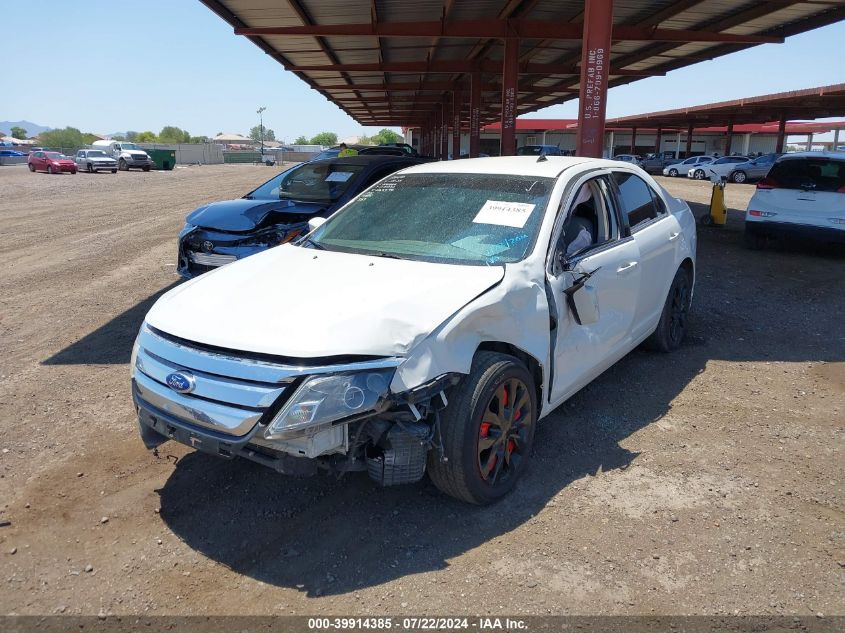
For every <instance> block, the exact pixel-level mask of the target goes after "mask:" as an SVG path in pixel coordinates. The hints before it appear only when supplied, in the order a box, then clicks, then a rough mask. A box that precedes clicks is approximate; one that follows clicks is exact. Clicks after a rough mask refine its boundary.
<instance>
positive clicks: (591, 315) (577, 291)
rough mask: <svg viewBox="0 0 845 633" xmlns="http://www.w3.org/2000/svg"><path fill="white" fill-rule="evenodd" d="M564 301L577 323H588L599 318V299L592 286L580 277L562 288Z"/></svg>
mask: <svg viewBox="0 0 845 633" xmlns="http://www.w3.org/2000/svg"><path fill="white" fill-rule="evenodd" d="M564 293H565V294H566V302H567V303H568V304H569V309H570V310H571V311H572V316H574V317H575V321H576V322H577V323H578V325H590V324H591V323H595V322H596V321H598V320H599V300H598V296H597V295H596V290H595V288H594V287H592V286H589V285H587V279H581V280H580V281H577V282H575V284H574V285H572V286H571V287H569V288H567V289H566V290H564Z"/></svg>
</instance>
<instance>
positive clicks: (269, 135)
mask: <svg viewBox="0 0 845 633" xmlns="http://www.w3.org/2000/svg"><path fill="white" fill-rule="evenodd" d="M249 138H251V139H252V140H253V141H260V140H261V127H260V126H258V125H256V126H255V127H254V128H252V129H251V130H250V131H249ZM264 140H265V141H275V140H276V133H275V132H274V131H273V130H271V129H270V128H268V127H265V128H264Z"/></svg>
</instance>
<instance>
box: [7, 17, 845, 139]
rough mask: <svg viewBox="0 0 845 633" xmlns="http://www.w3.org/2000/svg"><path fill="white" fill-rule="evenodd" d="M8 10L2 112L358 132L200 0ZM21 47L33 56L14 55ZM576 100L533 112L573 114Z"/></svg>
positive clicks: (681, 96)
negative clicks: (261, 116) (261, 118)
mask: <svg viewBox="0 0 845 633" xmlns="http://www.w3.org/2000/svg"><path fill="white" fill-rule="evenodd" d="M2 15H3V23H4V24H5V25H11V26H12V27H13V28H9V29H6V30H5V31H4V36H3V49H4V51H6V52H5V53H4V54H3V59H4V62H5V63H4V64H3V65H2V71H0V81H2V82H3V84H4V85H5V86H13V87H14V88H13V89H7V90H3V94H2V96H0V120H18V119H27V120H30V121H33V122H35V123H38V124H41V125H49V126H51V127H64V126H66V125H71V126H74V127H78V128H80V129H82V130H84V131H91V132H98V133H110V132H116V131H124V130H127V129H129V130H138V131H140V130H147V129H148V130H153V131H156V132H157V131H158V130H160V129H161V128H162V127H163V126H165V125H176V126H179V127H181V128H183V129H187V130H189V131H190V132H191V133H192V134H194V135H200V134H204V135H214V134H216V133H217V132H221V131H225V132H239V133H246V132H248V130H249V128H250V127H252V126H253V125H256V124H257V115H256V114H255V111H256V109H257V108H258V107H259V106H262V105H264V106H267V111H266V112H265V113H264V116H265V119H264V122H265V125H266V126H267V127H269V128H272V129H274V130H275V132H276V136H277V137H278V138H280V139H285V140H288V141H290V140H292V139H293V138H295V137H296V136H299V135H300V134H304V135H306V136H312V135H313V134H315V133H317V132H320V131H323V130H330V131H335V132H337V133H338V134H339V135H340V136H341V137H345V136H350V135H353V134H359V133H361V132H362V128H361V127H360V126H359V125H358V124H357V123H356V122H355V121H353V120H352V119H351V118H349V117H348V116H346V115H345V114H344V113H343V112H342V111H341V110H340V109H339V108H337V107H336V106H334V105H332V104H331V103H329V102H327V101H326V100H325V98H323V97H322V96H321V95H320V94H319V93H317V92H315V91H314V90H311V88H309V87H308V86H307V85H306V84H305V83H304V82H302V81H301V80H299V79H298V78H297V77H295V76H294V75H292V74H290V73H286V72H284V71H283V70H282V68H281V66H279V65H278V64H277V63H276V62H274V61H273V60H271V59H270V57H268V56H267V55H265V54H264V53H263V52H262V51H260V50H259V49H258V48H257V47H256V46H254V45H253V44H252V43H251V42H249V41H248V40H247V39H245V38H243V37H238V36H235V35H234V34H233V33H232V29H231V27H229V25H228V24H226V23H225V22H223V21H222V20H221V19H220V18H218V17H217V16H216V15H214V14H213V13H211V11H209V10H208V9H206V8H205V6H203V5H202V4H200V3H199V2H198V1H197V0H145V1H144V2H137V1H135V2H126V1H123V0H121V1H117V2H115V1H105V0H87V1H86V2H66V1H60V0H3V11H2ZM34 33H35V34H37V37H35V39H34V40H33V34H34ZM843 41H845V22H840V23H839V24H835V25H832V26H828V27H825V28H823V29H819V30H816V31H813V32H810V33H807V34H804V35H799V36H796V37H792V38H789V39H788V40H787V41H786V43H785V44H780V45H775V44H766V45H763V46H758V47H755V48H752V49H749V50H746V51H742V52H739V53H734V54H733V55H729V56H726V57H722V58H719V59H717V60H714V61H709V62H702V63H699V64H696V65H694V66H691V67H687V68H685V69H682V70H677V71H673V72H671V73H669V74H668V75H667V76H666V77H654V78H649V79H644V80H641V81H638V82H635V83H633V84H630V85H628V86H622V87H619V88H614V89H612V90H611V91H610V93H609V95H608V116H610V117H613V116H624V115H628V114H637V113H641V112H649V111H654V110H663V109H669V108H676V107H681V106H689V105H697V104H701V103H709V102H713V101H722V100H725V99H735V98H740V97H748V96H754V95H759V94H765V93H770V92H779V91H783V90H797V89H801V88H809V87H813V86H818V85H824V84H832V83H839V82H845V65H843V64H842V63H840V62H838V61H837V62H832V58H831V57H830V53H831V52H832V51H836V50H839V51H842V50H843ZM34 42H36V43H34ZM41 43H45V44H44V45H43V46H42V44H41ZM14 50H19V51H26V55H25V56H24V55H23V54H21V56H19V57H18V58H17V59H16V60H15V61H14V62H13V61H12V58H11V57H10V56H9V54H8V52H9V51H14ZM39 51H41V52H39ZM575 104H576V102H575V101H571V102H568V103H566V104H563V105H560V106H553V107H551V108H546V109H545V110H542V111H539V112H537V113H536V114H533V115H531V116H535V117H549V118H557V117H560V118H574V117H575V116H576V114H575V113H576V105H575ZM365 131H373V130H372V129H370V130H365Z"/></svg>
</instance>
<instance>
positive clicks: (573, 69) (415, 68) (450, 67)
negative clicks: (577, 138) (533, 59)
mask: <svg viewBox="0 0 845 633" xmlns="http://www.w3.org/2000/svg"><path fill="white" fill-rule="evenodd" d="M287 69H288V70H291V71H294V72H301V71H311V72H315V71H325V72H386V73H420V74H438V73H468V72H472V71H474V70H480V71H483V72H489V73H500V72H501V71H502V63H501V62H500V61H496V60H489V59H488V60H483V61H469V60H450V61H431V62H387V63H384V64H379V63H373V64H319V65H305V66H287ZM580 72H581V70H580V68H579V67H578V66H577V65H575V64H531V63H528V64H520V65H519V74H520V75H578V74H580ZM609 74H610V75H618V76H626V77H662V76H664V75H665V74H666V73H663V72H657V71H653V70H628V69H626V68H611V69H610V71H609Z"/></svg>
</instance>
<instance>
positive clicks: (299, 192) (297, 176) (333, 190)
mask: <svg viewBox="0 0 845 633" xmlns="http://www.w3.org/2000/svg"><path fill="white" fill-rule="evenodd" d="M363 169H364V167H363V165H350V164H348V163H343V162H310V163H304V164H302V165H298V166H296V167H294V168H293V169H289V170H287V171H285V172H282V173H281V174H279V175H278V176H276V177H275V178H273V179H271V180H269V181H267V182H265V183H264V184H263V185H261V186H260V187H259V188H258V189H256V190H255V191H253V192H252V193H250V194H249V195H248V196H246V197H247V198H249V199H256V200H278V199H280V198H283V199H285V200H303V201H307V202H334V201H335V200H337V199H338V198H340V197H341V196H342V195H343V194H344V193H345V192H346V190H347V189H348V188H349V186H350V185H351V184H352V183H353V182H354V181H355V177H356V176H357V175H358V174H359V173H360V172H361V171H362V170H363Z"/></svg>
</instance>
